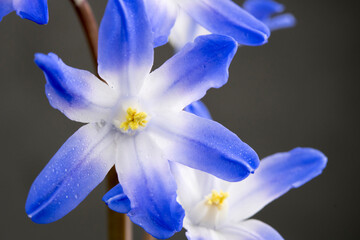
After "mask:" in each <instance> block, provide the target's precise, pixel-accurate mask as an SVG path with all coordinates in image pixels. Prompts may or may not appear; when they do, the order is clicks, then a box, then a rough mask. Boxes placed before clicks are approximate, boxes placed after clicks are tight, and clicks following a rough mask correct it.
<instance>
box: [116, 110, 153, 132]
mask: <svg viewBox="0 0 360 240" xmlns="http://www.w3.org/2000/svg"><path fill="white" fill-rule="evenodd" d="M126 113H127V115H126V121H124V122H122V123H121V125H120V128H121V129H123V130H124V131H128V130H129V129H130V128H131V130H136V129H138V128H139V127H145V126H146V123H147V120H146V117H147V114H146V113H145V112H137V111H136V109H132V108H131V107H129V108H128V109H127V110H126Z"/></svg>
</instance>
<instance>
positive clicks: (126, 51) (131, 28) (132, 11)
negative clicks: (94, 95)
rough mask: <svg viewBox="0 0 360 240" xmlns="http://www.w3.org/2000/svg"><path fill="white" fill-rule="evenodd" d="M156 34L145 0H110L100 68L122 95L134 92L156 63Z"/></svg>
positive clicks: (101, 32) (103, 24) (102, 29)
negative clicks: (154, 41) (154, 47)
mask: <svg viewBox="0 0 360 240" xmlns="http://www.w3.org/2000/svg"><path fill="white" fill-rule="evenodd" d="M152 40H153V35H152V32H151V26H150V23H149V21H148V18H147V16H146V12H145V6H144V3H143V1H142V0H109V2H108V4H107V7H106V10H105V15H104V17H103V19H102V21H101V25H100V30H99V57H98V64H99V66H98V72H99V74H100V76H101V77H102V78H103V79H105V80H106V82H107V83H108V84H109V85H110V86H111V87H114V88H116V90H117V91H118V92H120V93H121V95H122V96H124V97H127V96H134V95H136V93H137V92H138V91H139V90H140V87H141V85H142V82H143V80H144V79H145V77H146V76H147V74H148V73H149V72H150V70H151V67H152V64H153V55H154V49H153V43H152Z"/></svg>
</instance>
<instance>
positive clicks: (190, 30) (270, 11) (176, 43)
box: [169, 0, 296, 50]
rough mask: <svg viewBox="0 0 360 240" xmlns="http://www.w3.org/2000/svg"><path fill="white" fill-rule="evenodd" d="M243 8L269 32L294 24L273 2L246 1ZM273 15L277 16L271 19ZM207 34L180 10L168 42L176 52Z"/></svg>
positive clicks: (288, 14) (292, 19)
mask: <svg viewBox="0 0 360 240" xmlns="http://www.w3.org/2000/svg"><path fill="white" fill-rule="evenodd" d="M243 7H244V9H245V10H246V11H247V12H249V13H250V14H251V15H253V16H254V17H256V18H257V19H258V20H259V21H261V22H263V23H264V24H265V25H266V26H267V27H268V28H269V29H270V30H271V31H275V30H278V29H282V28H289V27H293V26H294V25H295V23H296V20H295V17H294V16H293V15H292V14H290V13H285V14H280V13H282V12H283V11H284V10H285V7H284V5H282V4H280V3H278V2H275V1H273V0H247V1H245V3H244V5H243ZM275 14H278V15H276V16H274V17H273V15H275ZM209 33H210V31H209V30H207V29H206V28H204V27H203V26H201V24H199V23H198V22H197V21H195V20H194V18H193V17H191V16H190V15H189V14H188V13H187V12H186V11H183V10H180V11H179V13H178V16H177V19H176V22H175V25H174V27H173V28H172V30H171V34H170V36H169V42H170V44H171V45H172V46H173V47H174V48H175V49H176V50H179V49H181V48H182V47H183V46H184V45H185V44H186V43H188V42H191V41H193V40H194V39H195V38H196V37H198V36H200V35H205V34H209ZM245 45H246V44H245Z"/></svg>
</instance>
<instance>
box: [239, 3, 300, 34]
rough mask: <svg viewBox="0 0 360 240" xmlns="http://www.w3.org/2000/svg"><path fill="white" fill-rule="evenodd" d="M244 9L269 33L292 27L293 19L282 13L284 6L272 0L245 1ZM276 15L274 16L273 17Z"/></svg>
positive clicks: (289, 15) (294, 21) (294, 20)
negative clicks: (266, 28)
mask: <svg viewBox="0 0 360 240" xmlns="http://www.w3.org/2000/svg"><path fill="white" fill-rule="evenodd" d="M243 7H244V9H245V10H246V11H248V12H249V13H251V14H252V15H253V16H255V17H256V18H257V19H259V20H260V21H262V22H263V23H265V24H266V26H268V27H269V29H270V30H271V31H274V30H279V29H283V28H289V27H293V26H294V25H295V24H296V19H295V17H294V16H293V15H292V14H290V13H283V14H281V13H282V12H284V10H285V7H284V5H282V4H280V3H278V2H275V1H273V0H246V1H245V2H244V5H243ZM275 14H277V15H276V16H273V15H275Z"/></svg>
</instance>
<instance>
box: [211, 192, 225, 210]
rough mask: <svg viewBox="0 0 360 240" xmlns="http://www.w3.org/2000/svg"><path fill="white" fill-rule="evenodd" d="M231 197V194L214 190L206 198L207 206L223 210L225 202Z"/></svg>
mask: <svg viewBox="0 0 360 240" xmlns="http://www.w3.org/2000/svg"><path fill="white" fill-rule="evenodd" d="M228 197H229V193H227V192H223V191H220V192H217V191H216V190H212V191H211V194H210V195H209V196H207V197H206V204H208V205H212V206H216V207H217V208H218V209H221V208H222V206H223V204H224V201H225V200H226V199H227V198H228Z"/></svg>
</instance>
